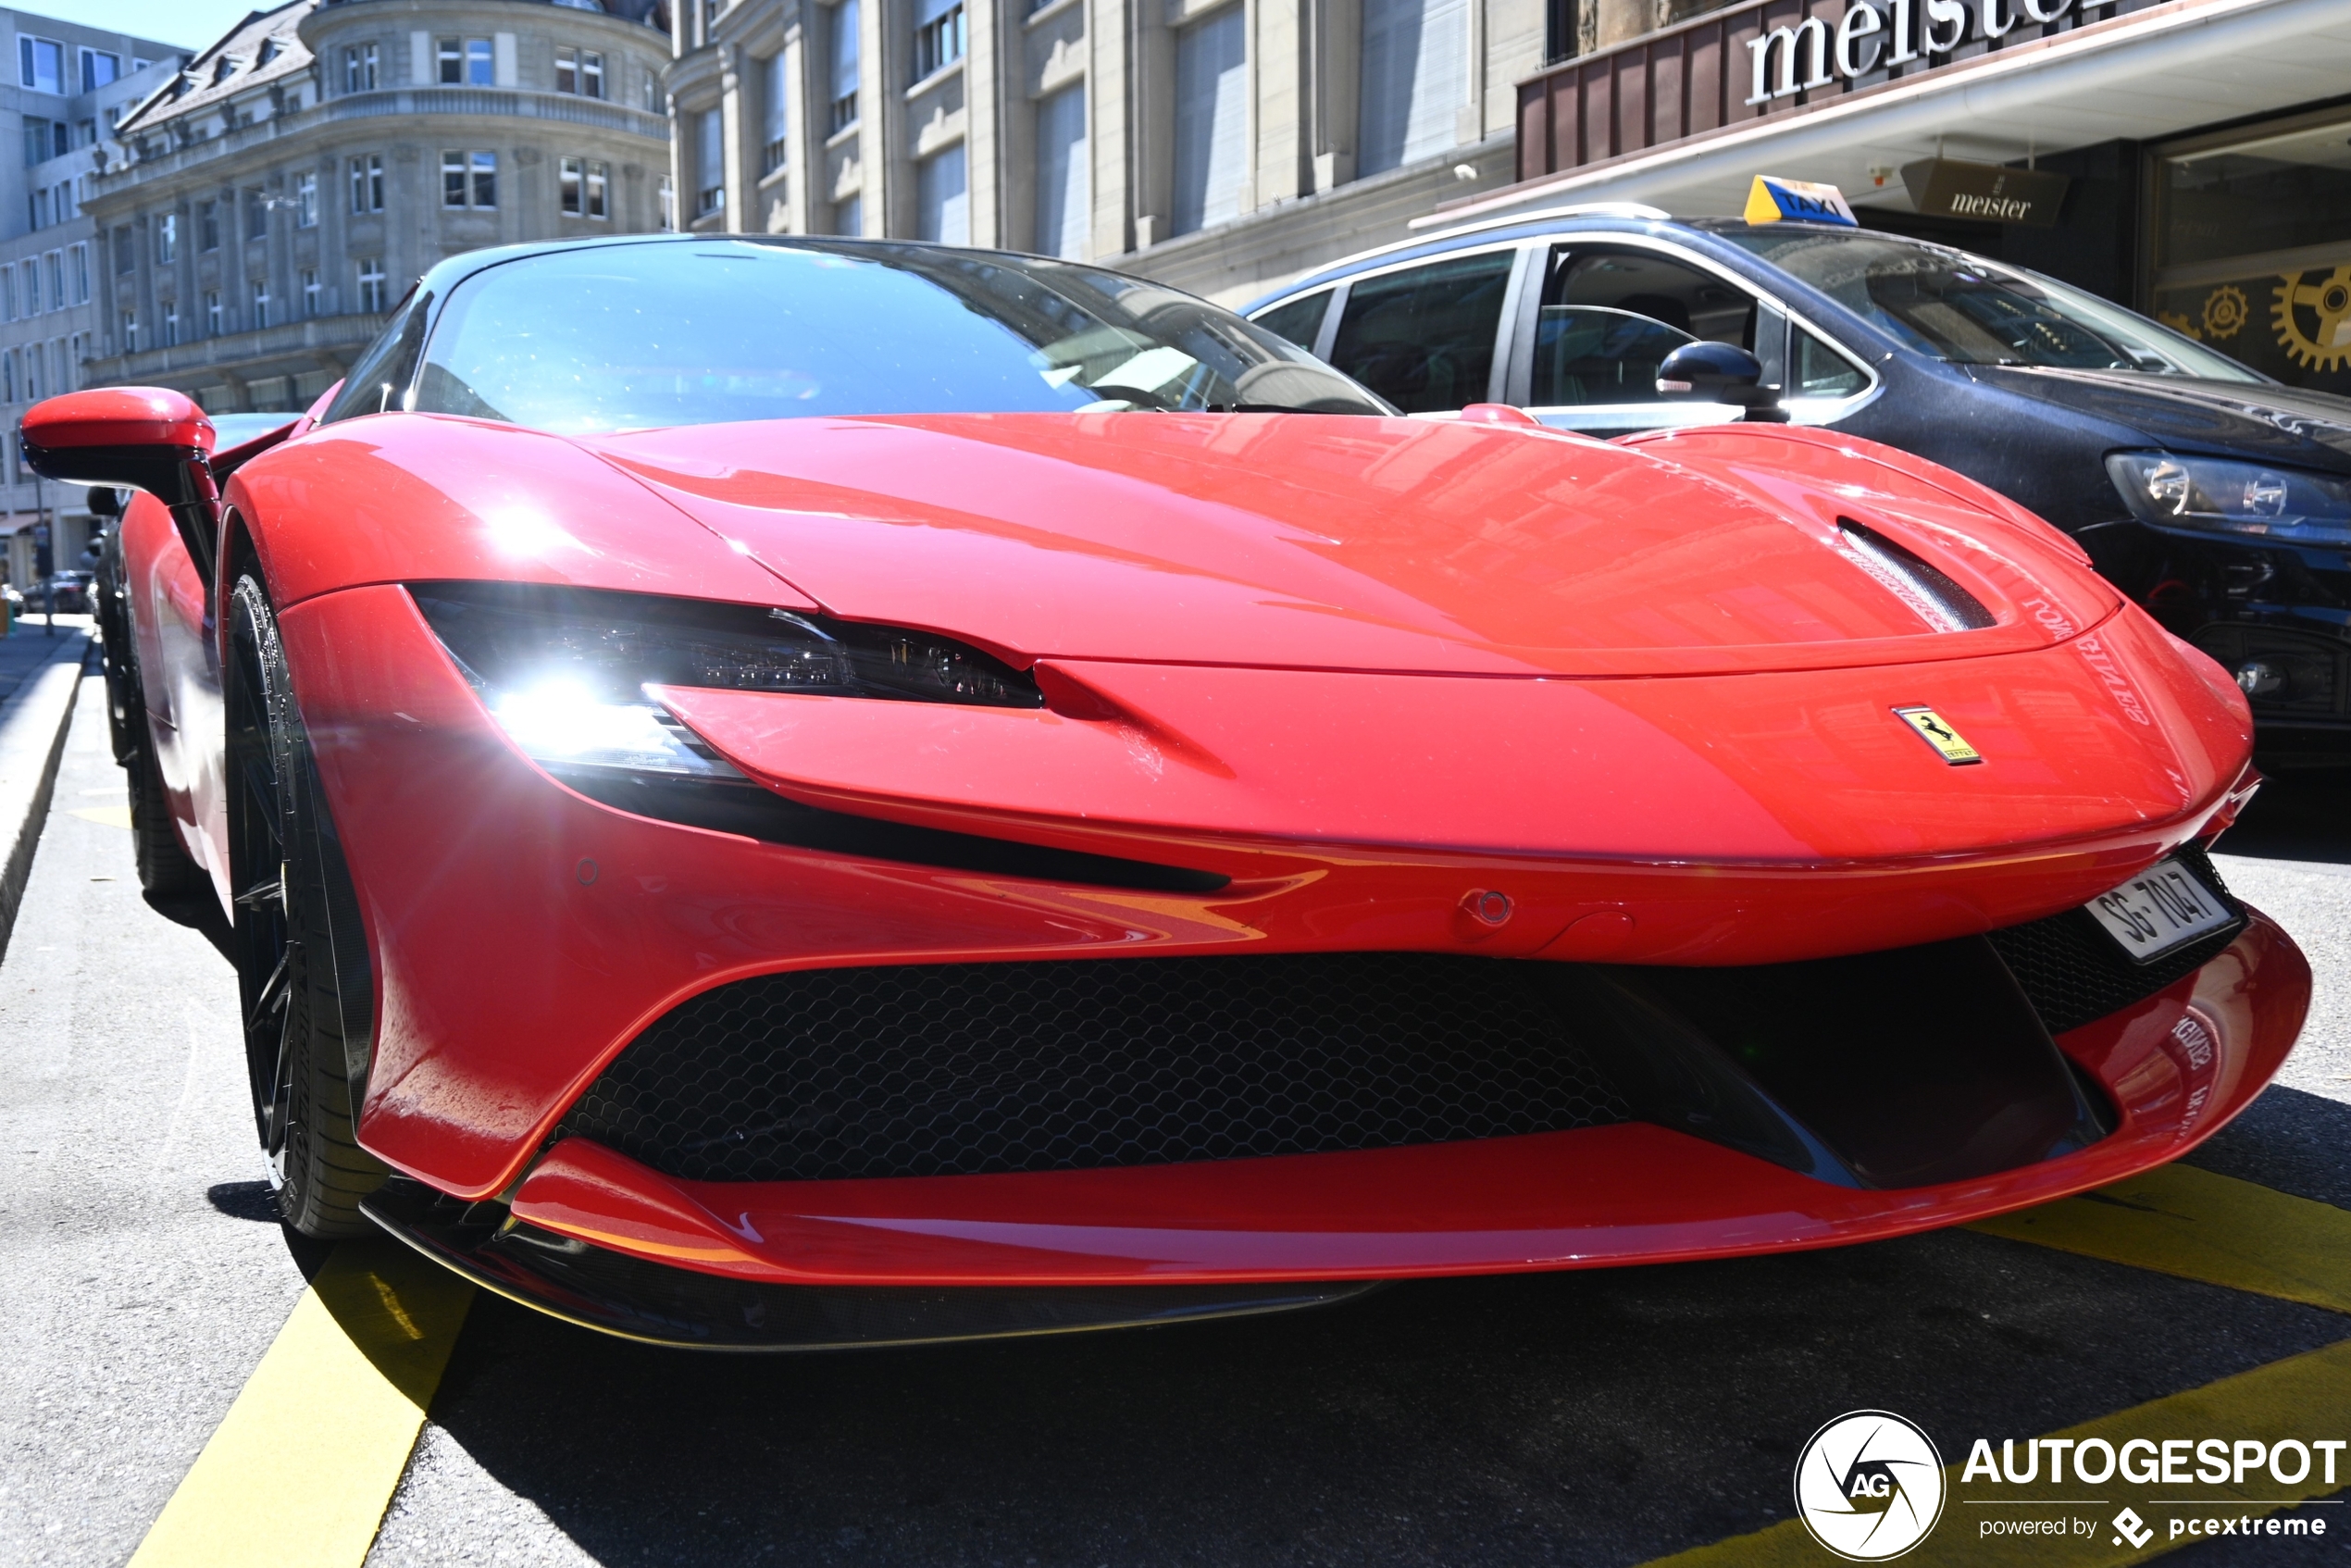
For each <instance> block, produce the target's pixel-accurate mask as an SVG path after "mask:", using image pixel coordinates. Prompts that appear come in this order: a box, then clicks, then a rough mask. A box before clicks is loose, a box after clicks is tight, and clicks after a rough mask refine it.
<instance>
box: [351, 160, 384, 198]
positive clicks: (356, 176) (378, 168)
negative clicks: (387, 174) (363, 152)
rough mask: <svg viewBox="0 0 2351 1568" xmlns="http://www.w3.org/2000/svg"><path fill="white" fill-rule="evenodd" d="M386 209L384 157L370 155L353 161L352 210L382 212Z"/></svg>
mask: <svg viewBox="0 0 2351 1568" xmlns="http://www.w3.org/2000/svg"><path fill="white" fill-rule="evenodd" d="M383 209H384V156H383V155H382V154H381V153H369V154H368V155H367V156H366V157H364V158H354V159H352V160H351V210H352V211H354V212H381V211H383Z"/></svg>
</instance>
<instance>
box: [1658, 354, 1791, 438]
mask: <svg viewBox="0 0 2351 1568" xmlns="http://www.w3.org/2000/svg"><path fill="white" fill-rule="evenodd" d="M1657 390H1658V394H1659V395H1660V396H1661V397H1686V398H1692V399H1695V400H1697V401H1699V402H1702V403H1727V404H1732V405H1733V406H1734V407H1737V408H1744V409H1746V410H1747V414H1746V417H1747V418H1748V419H1749V420H1751V421H1753V422H1755V423H1758V424H1765V425H1785V424H1786V423H1787V410H1786V409H1785V408H1782V407H1781V406H1780V389H1779V388H1777V387H1770V386H1765V385H1764V384H1763V364H1762V361H1760V360H1759V359H1757V358H1756V357H1755V355H1751V354H1749V353H1748V352H1747V350H1745V349H1743V348H1734V347H1733V346H1732V345H1731V344H1729V343H1709V342H1697V343H1684V344H1683V345H1682V346H1681V347H1680V348H1677V349H1675V350H1674V351H1673V353H1672V354H1669V355H1666V356H1665V358H1664V360H1663V361H1662V362H1661V364H1660V365H1659V366H1658V367H1657Z"/></svg>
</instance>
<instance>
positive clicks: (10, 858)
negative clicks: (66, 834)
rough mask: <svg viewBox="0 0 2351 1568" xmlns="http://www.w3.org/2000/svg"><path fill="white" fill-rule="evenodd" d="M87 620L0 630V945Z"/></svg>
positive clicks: (36, 838) (61, 735) (39, 813)
mask: <svg viewBox="0 0 2351 1568" xmlns="http://www.w3.org/2000/svg"><path fill="white" fill-rule="evenodd" d="M89 626H90V617H89V616H61V617H60V618H59V620H58V623H57V629H56V636H54V637H51V636H48V635H45V634H44V630H43V628H42V626H41V624H40V622H39V621H38V620H35V621H33V622H32V623H31V624H29V625H28V624H25V623H21V622H20V623H19V624H18V625H17V626H16V627H15V628H12V634H11V635H10V636H7V637H0V952H6V948H7V942H8V933H9V932H10V930H11V929H13V928H14V927H15V925H16V920H17V905H18V904H19V902H22V901H23V898H24V885H25V878H26V877H29V876H30V875H31V872H32V852H33V849H34V847H35V846H36V845H37V844H38V843H39V842H40V840H41V824H42V821H43V819H44V818H45V817H46V816H47V815H48V811H49V795H50V791H51V790H52V789H53V788H54V787H55V785H56V778H57V759H58V757H59V755H60V754H61V753H63V752H64V750H65V742H66V728H67V724H68V720H70V719H71V718H72V716H73V699H74V693H75V691H77V690H78V689H79V687H80V686H81V669H82V665H83V662H84V661H85V659H86V658H87V657H88V656H89V655H90V654H91V653H93V652H95V650H96V643H95V642H94V641H93V639H92V638H91V636H90V631H89Z"/></svg>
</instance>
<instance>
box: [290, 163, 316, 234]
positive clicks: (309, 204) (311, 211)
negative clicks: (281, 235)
mask: <svg viewBox="0 0 2351 1568" xmlns="http://www.w3.org/2000/svg"><path fill="white" fill-rule="evenodd" d="M294 227H295V228H297V229H316V228H317V227H318V177H317V175H316V174H297V175H295V176H294Z"/></svg>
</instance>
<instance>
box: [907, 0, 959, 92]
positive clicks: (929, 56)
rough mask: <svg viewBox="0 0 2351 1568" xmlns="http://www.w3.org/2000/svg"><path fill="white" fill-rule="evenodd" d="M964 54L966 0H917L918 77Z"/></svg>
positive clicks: (915, 67)
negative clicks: (964, 4) (964, 0)
mask: <svg viewBox="0 0 2351 1568" xmlns="http://www.w3.org/2000/svg"><path fill="white" fill-rule="evenodd" d="M963 57H964V6H963V0H914V80H915V81H922V80H923V79H924V78H925V77H927V76H931V75H934V74H936V73H937V72H939V71H942V70H945V69H946V68H948V67H949V66H952V65H953V64H954V63H955V62H956V61H957V60H960V59H962V58H963Z"/></svg>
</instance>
